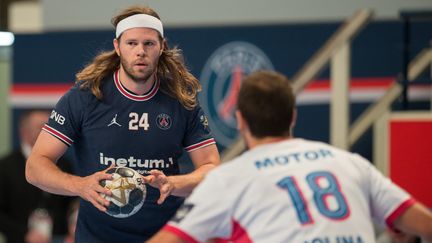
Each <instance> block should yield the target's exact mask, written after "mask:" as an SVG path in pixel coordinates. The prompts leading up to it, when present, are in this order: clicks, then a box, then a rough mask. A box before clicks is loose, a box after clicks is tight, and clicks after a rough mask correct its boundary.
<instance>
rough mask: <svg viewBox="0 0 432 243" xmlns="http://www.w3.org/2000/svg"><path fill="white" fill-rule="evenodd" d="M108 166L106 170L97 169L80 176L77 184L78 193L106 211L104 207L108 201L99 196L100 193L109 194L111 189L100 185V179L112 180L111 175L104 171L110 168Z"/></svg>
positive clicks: (107, 204)
mask: <svg viewBox="0 0 432 243" xmlns="http://www.w3.org/2000/svg"><path fill="white" fill-rule="evenodd" d="M112 167H113V166H110V167H109V168H107V169H106V170H103V171H98V172H96V173H94V174H92V175H89V176H86V177H81V180H80V181H79V185H78V188H79V189H78V191H79V193H78V195H79V196H80V197H81V198H83V199H84V200H87V201H89V202H90V203H91V204H93V206H95V207H96V208H97V209H99V210H100V211H102V212H106V211H107V209H106V207H107V206H109V204H110V202H109V201H108V200H106V199H105V198H103V197H102V196H101V193H103V194H105V195H108V196H111V191H110V190H108V189H107V188H104V187H103V186H101V185H100V181H102V180H112V175H111V174H107V173H105V172H106V171H107V170H109V169H111V168H112Z"/></svg>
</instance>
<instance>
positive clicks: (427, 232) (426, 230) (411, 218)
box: [394, 203, 432, 243]
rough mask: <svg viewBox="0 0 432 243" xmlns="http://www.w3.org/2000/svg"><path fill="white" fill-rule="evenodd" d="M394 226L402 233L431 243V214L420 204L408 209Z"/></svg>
mask: <svg viewBox="0 0 432 243" xmlns="http://www.w3.org/2000/svg"><path fill="white" fill-rule="evenodd" d="M394 225H395V226H396V228H398V229H400V230H402V231H403V232H406V233H410V234H414V235H419V236H421V237H422V238H424V239H425V240H426V242H431V243H432V212H431V211H430V209H428V208H426V207H425V206H424V205H422V204H420V203H416V204H414V205H413V206H411V207H410V208H408V209H407V210H406V212H405V213H403V214H402V215H401V216H400V217H399V218H398V219H396V220H395V222H394Z"/></svg>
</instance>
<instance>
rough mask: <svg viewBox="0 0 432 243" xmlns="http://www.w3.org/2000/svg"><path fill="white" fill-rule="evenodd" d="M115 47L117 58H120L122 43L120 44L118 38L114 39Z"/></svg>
mask: <svg viewBox="0 0 432 243" xmlns="http://www.w3.org/2000/svg"><path fill="white" fill-rule="evenodd" d="M113 45H114V49H115V51H116V53H117V56H120V47H119V45H120V43H119V41H118V39H117V38H114V40H113Z"/></svg>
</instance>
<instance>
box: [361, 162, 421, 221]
mask: <svg viewBox="0 0 432 243" xmlns="http://www.w3.org/2000/svg"><path fill="white" fill-rule="evenodd" d="M355 160H356V161H357V162H359V163H360V164H361V169H362V170H363V172H364V173H365V174H364V175H363V178H364V180H365V184H364V185H366V187H367V192H368V196H369V204H370V205H371V213H372V217H373V218H374V219H375V221H377V222H378V223H379V224H381V225H384V224H386V225H387V226H388V227H390V228H393V222H394V220H395V219H397V218H398V217H399V216H400V215H401V214H402V213H404V212H405V210H406V209H408V208H409V207H410V206H411V205H412V204H414V203H415V200H414V199H413V198H412V197H411V195H410V194H408V193H407V192H406V191H405V190H403V189H402V188H400V187H399V186H397V185H396V184H394V183H393V182H392V181H391V180H390V179H389V178H387V177H385V176H384V175H383V174H381V172H380V171H378V170H377V169H376V168H375V167H374V166H373V165H372V164H371V163H370V162H369V161H367V160H365V159H364V158H362V157H361V156H359V155H355Z"/></svg>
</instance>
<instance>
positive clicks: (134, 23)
mask: <svg viewBox="0 0 432 243" xmlns="http://www.w3.org/2000/svg"><path fill="white" fill-rule="evenodd" d="M138 27H144V28H151V29H155V30H157V31H158V32H159V34H160V35H161V36H162V37H163V36H164V35H163V26H162V22H161V21H160V20H159V19H158V18H156V17H153V16H151V15H148V14H135V15H132V16H129V17H127V18H125V19H122V20H121V21H120V22H118V24H117V27H116V38H118V37H119V36H120V35H121V34H122V33H123V32H124V31H125V30H128V29H132V28H138Z"/></svg>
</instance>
